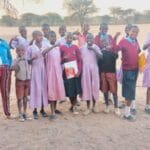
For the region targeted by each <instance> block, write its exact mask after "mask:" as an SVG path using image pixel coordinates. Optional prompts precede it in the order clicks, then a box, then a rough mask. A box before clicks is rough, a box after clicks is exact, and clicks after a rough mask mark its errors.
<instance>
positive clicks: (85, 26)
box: [82, 23, 90, 33]
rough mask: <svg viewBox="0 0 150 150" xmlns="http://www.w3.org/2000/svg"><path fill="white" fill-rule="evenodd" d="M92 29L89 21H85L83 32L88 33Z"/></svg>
mask: <svg viewBox="0 0 150 150" xmlns="http://www.w3.org/2000/svg"><path fill="white" fill-rule="evenodd" d="M89 30H90V25H89V24H88V23H84V24H83V26H82V31H83V33H88V32H89Z"/></svg>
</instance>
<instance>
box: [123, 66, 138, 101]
mask: <svg viewBox="0 0 150 150" xmlns="http://www.w3.org/2000/svg"><path fill="white" fill-rule="evenodd" d="M137 77H138V69H136V70H130V71H127V70H123V80H122V96H123V97H124V98H125V99H126V100H130V101H132V100H135V93H136V81H137Z"/></svg>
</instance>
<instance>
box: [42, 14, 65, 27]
mask: <svg viewBox="0 0 150 150" xmlns="http://www.w3.org/2000/svg"><path fill="white" fill-rule="evenodd" d="M44 16H45V17H47V19H48V21H47V22H48V23H49V24H50V25H51V26H56V25H60V24H62V22H63V19H62V17H61V16H60V15H59V14H57V13H47V14H45V15H44Z"/></svg>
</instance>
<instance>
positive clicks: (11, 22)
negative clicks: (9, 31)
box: [1, 15, 18, 27]
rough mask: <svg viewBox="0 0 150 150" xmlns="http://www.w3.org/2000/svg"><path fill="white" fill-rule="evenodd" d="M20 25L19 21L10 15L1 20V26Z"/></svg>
mask: <svg viewBox="0 0 150 150" xmlns="http://www.w3.org/2000/svg"><path fill="white" fill-rule="evenodd" d="M17 23H18V20H17V19H16V18H13V17H11V16H8V15H4V16H2V18H1V24H2V25H5V26H10V27H11V26H16V25H17Z"/></svg>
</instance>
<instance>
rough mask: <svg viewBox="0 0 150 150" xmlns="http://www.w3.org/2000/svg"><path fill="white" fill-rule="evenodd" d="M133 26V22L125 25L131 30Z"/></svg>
mask: <svg viewBox="0 0 150 150" xmlns="http://www.w3.org/2000/svg"><path fill="white" fill-rule="evenodd" d="M132 26H133V25H132V24H131V23H129V24H127V25H126V26H125V29H129V30H130V29H131V28H132Z"/></svg>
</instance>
